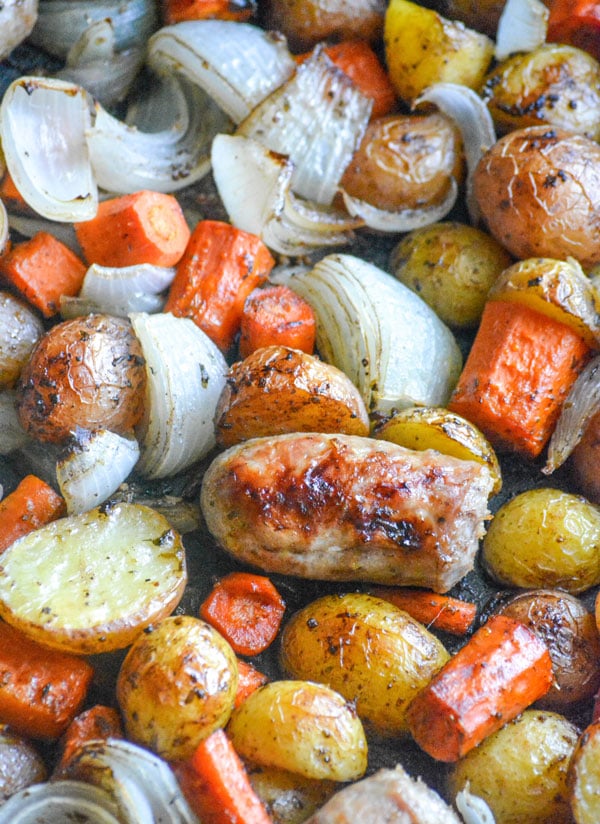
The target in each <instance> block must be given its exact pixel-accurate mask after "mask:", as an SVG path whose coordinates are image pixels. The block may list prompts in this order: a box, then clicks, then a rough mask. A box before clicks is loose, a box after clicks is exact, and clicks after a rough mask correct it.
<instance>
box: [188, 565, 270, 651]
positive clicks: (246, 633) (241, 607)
mask: <svg viewBox="0 0 600 824" xmlns="http://www.w3.org/2000/svg"><path fill="white" fill-rule="evenodd" d="M284 613H285V602H284V600H283V598H282V597H281V595H280V594H279V592H277V589H276V588H275V586H274V585H273V584H272V583H271V581H270V580H269V579H268V578H266V577H265V576H264V575H255V574H254V573H251V572H230V573H229V575H226V576H225V577H224V578H221V579H220V580H219V581H217V583H216V584H215V585H214V587H213V588H212V590H211V592H210V593H209V594H208V596H207V598H206V599H205V600H204V601H203V603H202V604H201V605H200V617H201V618H203V619H204V620H205V621H206V622H207V623H209V624H211V625H212V626H213V627H214V628H215V629H217V630H218V631H219V632H220V633H221V635H223V636H224V637H225V638H226V639H227V641H229V643H230V644H231V646H232V648H233V650H234V651H235V652H236V653H238V655H258V653H259V652H262V651H263V650H265V649H266V648H267V647H268V646H269V644H271V643H272V642H273V641H274V640H275V637H276V636H277V633H278V631H279V627H280V625H281V621H282V619H283V615H284Z"/></svg>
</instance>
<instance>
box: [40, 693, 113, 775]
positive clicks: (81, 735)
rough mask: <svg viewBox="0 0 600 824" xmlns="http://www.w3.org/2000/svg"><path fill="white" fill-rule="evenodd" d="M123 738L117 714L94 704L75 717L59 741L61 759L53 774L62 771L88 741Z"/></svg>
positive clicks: (110, 709)
mask: <svg viewBox="0 0 600 824" xmlns="http://www.w3.org/2000/svg"><path fill="white" fill-rule="evenodd" d="M123 737H124V733H123V725H122V724H121V718H120V716H119V713H118V712H117V711H116V710H115V709H113V708H112V707H105V706H104V705H103V704H94V706H93V707H90V709H89V710H86V711H85V712H82V713H80V714H79V715H77V716H76V717H75V718H74V719H73V720H72V721H71V723H70V724H69V726H68V727H67V730H66V732H65V734H64V735H63V737H62V740H61V750H62V752H61V758H60V762H59V764H58V766H57V768H56V771H55V773H58V772H60V771H61V770H63V769H64V768H65V767H66V765H67V764H68V763H69V761H70V760H71V759H72V758H73V756H74V755H75V753H76V752H77V750H78V749H79V748H80V747H82V746H83V745H84V744H87V742H88V741H107V740H108V739H109V738H123Z"/></svg>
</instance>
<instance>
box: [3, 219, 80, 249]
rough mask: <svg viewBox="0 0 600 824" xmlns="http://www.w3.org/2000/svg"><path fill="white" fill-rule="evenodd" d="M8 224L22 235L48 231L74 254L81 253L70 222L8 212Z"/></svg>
mask: <svg viewBox="0 0 600 824" xmlns="http://www.w3.org/2000/svg"><path fill="white" fill-rule="evenodd" d="M8 224H9V226H10V228H11V229H14V230H15V232H19V234H20V235H23V236H24V237H33V236H34V235H36V234H37V233H38V232H49V233H50V234H51V235H54V237H55V238H56V239H57V240H60V242H61V243H64V244H65V246H68V247H69V249H71V251H73V252H75V254H77V255H80V254H81V248H80V246H79V243H78V241H77V236H76V234H75V228H74V226H73V224H72V223H57V222H56V221H54V220H46V218H43V217H36V216H33V217H27V216H26V215H18V214H16V213H15V212H9V215H8Z"/></svg>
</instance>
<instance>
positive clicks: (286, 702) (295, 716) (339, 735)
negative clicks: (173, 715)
mask: <svg viewBox="0 0 600 824" xmlns="http://www.w3.org/2000/svg"><path fill="white" fill-rule="evenodd" d="M227 733H228V734H229V736H230V738H231V740H232V742H233V745H234V747H235V749H236V750H237V752H238V753H239V755H240V756H241V757H242V758H244V759H247V760H249V761H251V762H253V763H255V764H260V765H262V766H265V767H277V768H278V769H282V770H288V771H290V772H293V773H299V774H300V775H302V776H304V777H305V778H319V779H324V780H327V781H355V780H356V779H358V778H361V777H362V776H363V775H364V773H365V770H366V768H367V741H366V737H365V732H364V729H363V725H362V724H361V722H360V720H359V718H358V716H357V715H356V712H355V711H354V709H353V707H352V706H351V705H350V704H348V703H347V702H346V700H345V699H344V698H343V697H342V696H341V695H340V694H339V693H337V692H335V691H334V690H333V689H330V688H329V687H326V686H324V685H323V684H315V683H312V682H310V681H271V682H270V683H268V684H265V685H264V686H262V687H259V688H258V689H257V690H255V691H254V692H253V693H252V694H251V695H250V696H249V697H248V698H246V700H245V701H243V702H242V703H241V704H240V705H239V706H238V707H237V708H236V709H235V710H234V711H233V713H232V716H231V719H230V721H229V724H228V725H227Z"/></svg>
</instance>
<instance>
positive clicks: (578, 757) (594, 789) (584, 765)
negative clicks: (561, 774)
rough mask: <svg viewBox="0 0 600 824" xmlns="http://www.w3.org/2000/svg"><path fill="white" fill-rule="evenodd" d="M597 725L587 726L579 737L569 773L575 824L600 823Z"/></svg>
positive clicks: (598, 723) (599, 755) (599, 762)
mask: <svg viewBox="0 0 600 824" xmlns="http://www.w3.org/2000/svg"><path fill="white" fill-rule="evenodd" d="M598 764H600V722H598V721H596V722H595V723H592V724H590V726H588V727H587V728H586V729H585V730H584V733H583V735H581V736H580V738H579V741H578V744H577V747H576V748H575V752H574V753H573V757H572V758H571V763H570V766H569V773H568V786H569V791H570V798H571V809H572V811H573V816H574V818H575V821H576V822H577V824H596V822H597V821H599V820H600V770H599V769H598Z"/></svg>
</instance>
